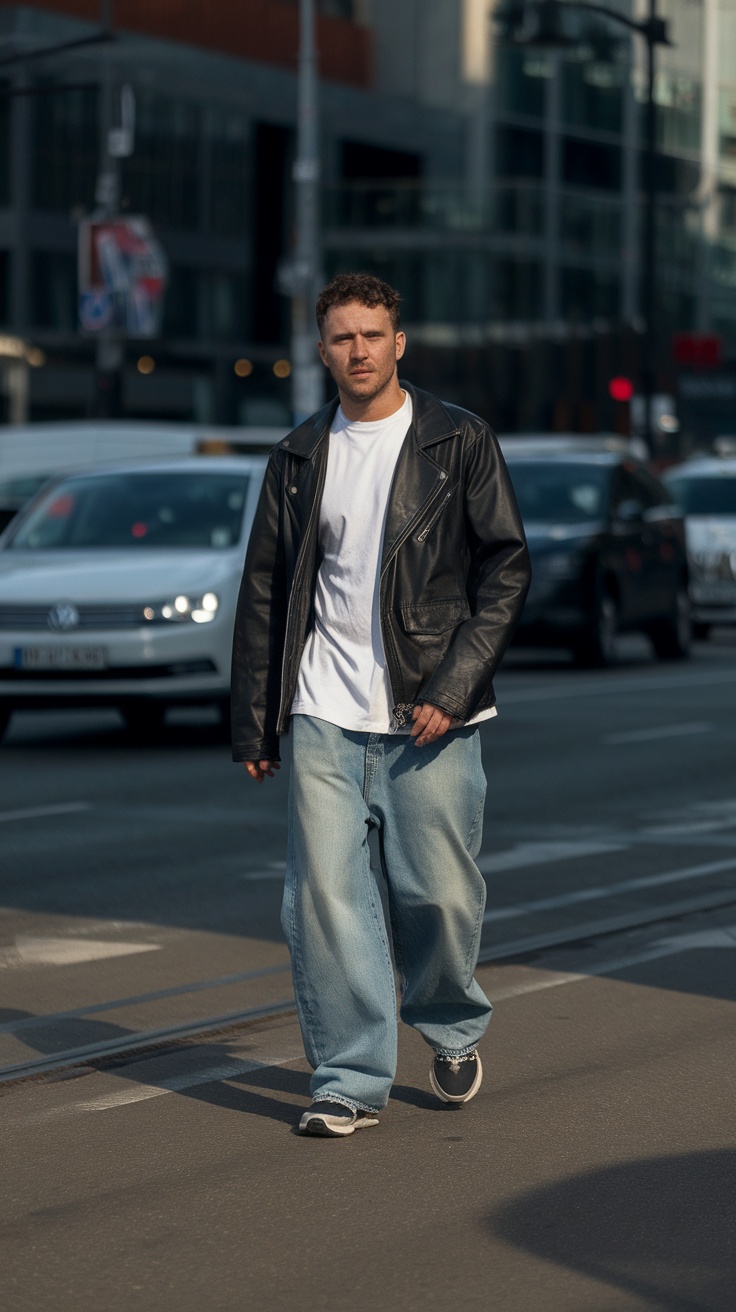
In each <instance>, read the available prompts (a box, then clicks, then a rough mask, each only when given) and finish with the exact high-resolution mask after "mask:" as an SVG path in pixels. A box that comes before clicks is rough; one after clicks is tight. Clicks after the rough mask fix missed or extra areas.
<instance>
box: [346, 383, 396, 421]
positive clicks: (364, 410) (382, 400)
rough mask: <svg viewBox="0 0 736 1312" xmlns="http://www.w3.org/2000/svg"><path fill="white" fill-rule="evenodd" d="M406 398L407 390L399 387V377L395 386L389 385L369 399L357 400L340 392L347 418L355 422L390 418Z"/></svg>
mask: <svg viewBox="0 0 736 1312" xmlns="http://www.w3.org/2000/svg"><path fill="white" fill-rule="evenodd" d="M405 400H406V392H404V391H403V389H402V388H401V387H399V381H398V379H396V380H395V385H394V386H393V387H390V388H389V387H387V388H386V389H385V391H383V392H379V394H378V396H373V397H371V398H370V400H369V401H356V400H355V397H352V396H345V395H343V393H342V392H340V405H341V406H342V412H343V414H344V415H345V418H346V419H350V420H351V421H352V422H353V423H363V424H370V423H374V422H375V421H376V420H378V419H390V417H391V415H395V414H396V411H397V410H400V409H401V407H402V406H403V404H404V401H405Z"/></svg>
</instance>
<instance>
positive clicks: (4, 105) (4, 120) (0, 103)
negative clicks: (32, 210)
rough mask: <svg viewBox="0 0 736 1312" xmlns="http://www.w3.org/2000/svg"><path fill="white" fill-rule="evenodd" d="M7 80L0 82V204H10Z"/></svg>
mask: <svg viewBox="0 0 736 1312" xmlns="http://www.w3.org/2000/svg"><path fill="white" fill-rule="evenodd" d="M8 86H9V84H8V83H7V82H0V205H9V204H10V104H11V102H10V99H9V97H8V96H7V95H5V94H4V93H5V92H6V91H7V90H8Z"/></svg>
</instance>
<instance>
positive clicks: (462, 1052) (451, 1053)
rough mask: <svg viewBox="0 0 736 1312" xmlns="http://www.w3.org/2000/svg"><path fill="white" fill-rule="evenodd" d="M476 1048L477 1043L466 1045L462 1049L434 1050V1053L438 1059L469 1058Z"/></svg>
mask: <svg viewBox="0 0 736 1312" xmlns="http://www.w3.org/2000/svg"><path fill="white" fill-rule="evenodd" d="M477 1047H478V1044H477V1043H468V1044H467V1045H466V1046H465V1047H464V1048H435V1053H436V1055H437V1056H438V1057H469V1056H470V1054H471V1052H475V1050H476V1048H477Z"/></svg>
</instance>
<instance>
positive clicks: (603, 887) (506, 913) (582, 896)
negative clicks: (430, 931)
mask: <svg viewBox="0 0 736 1312" xmlns="http://www.w3.org/2000/svg"><path fill="white" fill-rule="evenodd" d="M725 870H736V858H734V857H729V858H728V860H726V861H708V862H706V863H705V865H699V866H685V867H684V868H683V869H681V870H668V871H666V872H665V873H664V874H661V875H646V876H644V877H643V878H642V879H624V880H621V881H620V882H619V883H616V884H597V885H596V886H595V887H594V888H578V889H575V890H574V891H573V892H571V893H560V894H559V895H558V896H557V897H542V898H538V899H537V901H535V902H518V903H517V904H516V906H513V907H499V908H498V910H495V911H487V912H486V914H485V916H484V917H483V923H484V924H486V925H488V924H492V925H495V924H496V923H497V922H498V921H499V920H514V919H515V918H516V917H517V916H525V915H528V914H529V912H534V911H555V910H557V909H558V908H559V907H570V906H575V905H577V904H578V903H579V902H595V901H597V900H598V899H600V898H607V897H616V896H617V895H618V894H619V893H632V892H636V891H637V890H638V889H641V888H660V887H661V886H662V885H663V884H676V883H678V882H679V881H680V880H683V879H704V878H705V877H706V876H708V875H718V874H720V873H721V872H722V871H725Z"/></svg>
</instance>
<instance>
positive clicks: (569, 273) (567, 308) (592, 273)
mask: <svg viewBox="0 0 736 1312" xmlns="http://www.w3.org/2000/svg"><path fill="white" fill-rule="evenodd" d="M562 314H563V317H564V318H565V319H568V320H571V321H572V322H574V323H590V322H591V320H592V319H609V320H610V319H617V318H618V314H619V280H618V278H617V277H616V276H615V275H614V274H610V273H602V272H600V271H599V270H598V269H575V268H570V267H565V268H563V269H562Z"/></svg>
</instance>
